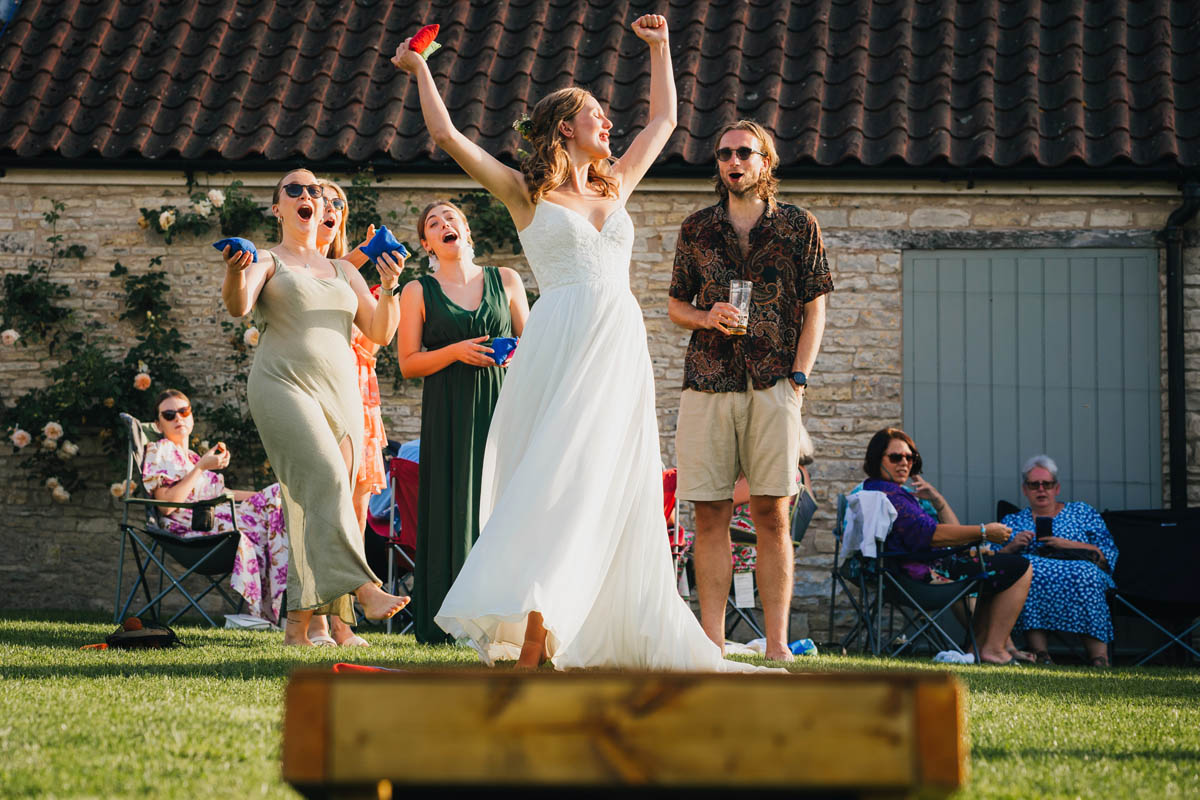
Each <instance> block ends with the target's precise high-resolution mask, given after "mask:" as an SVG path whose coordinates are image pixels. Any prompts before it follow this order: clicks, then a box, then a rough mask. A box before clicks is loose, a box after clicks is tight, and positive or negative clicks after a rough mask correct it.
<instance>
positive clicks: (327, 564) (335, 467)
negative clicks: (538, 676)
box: [221, 169, 408, 645]
mask: <svg viewBox="0 0 1200 800" xmlns="http://www.w3.org/2000/svg"><path fill="white" fill-rule="evenodd" d="M324 203H325V198H324V191H323V189H322V187H321V185H320V184H319V183H318V182H317V179H316V176H314V175H313V174H312V173H311V172H309V171H308V170H305V169H301V170H294V171H292V172H289V173H288V174H287V175H285V176H284V177H283V178H282V179H281V180H280V181H279V184H278V185H277V186H276V187H275V194H274V197H273V198H272V205H271V211H272V213H273V214H274V215H275V216H276V218H277V219H278V220H279V221H280V224H281V226H282V230H283V237H282V241H281V242H280V244H279V245H278V246H276V247H275V248H274V249H272V250H270V251H267V252H266V254H265V257H263V258H260V260H259V261H257V262H253V261H251V257H250V254H249V253H245V252H243V253H238V254H236V255H235V254H233V253H232V252H230V249H229V248H226V250H225V252H224V254H223V255H224V257H225V280H224V282H223V284H222V287H221V293H222V297H223V299H224V301H225V307H226V308H227V309H228V310H229V313H230V314H232V315H233V316H235V317H240V316H243V315H244V314H247V313H249V312H250V311H251V310H253V311H254V312H255V315H256V319H257V321H258V325H259V330H260V331H261V334H262V335H261V338H260V340H259V345H258V348H257V349H256V350H255V353H254V364H253V366H252V367H251V369H250V378H249V383H248V386H247V394H248V397H249V401H250V413H251V415H252V416H253V417H254V424H255V425H256V426H257V428H258V433H259V436H260V437H261V438H262V442H263V447H264V448H265V449H266V451H267V457H268V458H269V459H270V461H271V466H272V468H273V469H274V470H275V474H276V475H277V476H278V477H279V482H280V484H281V486H282V490H283V503H284V513H285V516H286V519H287V526H288V540H289V543H290V552H289V570H288V625H287V633H286V635H285V637H284V643H285V644H295V645H311V644H312V642H311V641H310V640H309V639H308V635H307V630H308V623H309V620H310V619H311V617H312V615H313V613H314V612H315V611H320V612H321V613H331V614H337V615H338V616H339V617H341V619H342V620H343V621H344V622H346V623H347V624H348V625H353V624H354V622H355V614H354V598H355V597H357V599H358V601H359V602H360V603H361V604H362V607H363V612H364V614H365V615H366V616H367V618H368V619H387V618H388V617H390V616H392V615H393V614H395V613H396V612H398V611H399V610H400V609H402V608H404V606H405V605H407V603H408V598H406V597H396V596H394V595H391V594H388V593H386V592H384V591H383V590H382V589H381V588H379V587H380V586H381V582H380V580H379V579H378V578H377V577H376V576H375V574H374V573H373V572H372V571H371V568H370V566H368V564H367V559H366V556H365V554H364V552H363V534H362V529H361V528H360V527H359V525H358V520H357V518H356V517H355V514H354V501H353V495H352V492H353V486H354V480H353V478H354V476H355V475H357V474H358V465H359V464H360V463H361V460H362V457H363V456H362V434H363V405H362V396H361V394H360V393H359V389H358V376H357V375H356V373H355V369H354V360H353V359H352V358H351V357H350V337H351V329H352V327H353V326H354V325H358V327H359V328H360V329H361V330H362V331H363V332H364V333H365V334H366V335H367V337H368V338H370V339H371V340H372V341H374V342H376V343H377V344H381V345H382V344H387V343H388V342H389V341H390V340H391V338H392V335H393V334H394V333H395V332H396V325H397V323H398V322H399V319H400V309H399V306H398V303H397V300H396V296H395V294H394V293H393V290H394V289H395V288H396V284H397V282H398V281H399V278H400V270H401V268H402V264H400V263H398V262H397V261H395V260H393V259H392V258H391V256H389V255H387V254H384V255H382V256H380V258H379V260H378V261H377V262H376V266H377V267H378V269H379V276H380V281H381V283H382V286H383V293H382V295H381V298H380V300H379V301H378V302H377V301H376V300H375V298H374V297H372V296H371V292H370V290H369V289H368V288H367V284H366V281H364V280H363V278H362V276H361V275H359V274H358V271H357V270H356V269H354V268H353V267H352V266H351V265H350V264H348V263H346V262H344V261H338V260H334V261H331V260H329V259H327V258H326V257H325V256H324V255H322V253H321V251H320V250H319V249H318V248H317V229H318V227H320V225H321V223H322V220H323V217H324V213H323V212H324Z"/></svg>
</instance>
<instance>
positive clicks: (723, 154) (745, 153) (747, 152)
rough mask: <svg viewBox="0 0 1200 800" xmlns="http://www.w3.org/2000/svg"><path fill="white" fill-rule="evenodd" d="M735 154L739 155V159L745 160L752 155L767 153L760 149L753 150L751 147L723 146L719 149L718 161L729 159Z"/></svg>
mask: <svg viewBox="0 0 1200 800" xmlns="http://www.w3.org/2000/svg"><path fill="white" fill-rule="evenodd" d="M735 155H736V156H737V157H738V161H745V160H746V159H748V158H750V156H766V153H760V152H759V151H758V150H751V149H750V148H749V147H739V148H737V149H730V148H728V147H722V148H720V149H719V150H717V161H728V160H729V159H731V158H733V157H734V156H735Z"/></svg>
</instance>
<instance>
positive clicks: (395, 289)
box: [389, 281, 803, 374]
mask: <svg viewBox="0 0 1200 800" xmlns="http://www.w3.org/2000/svg"><path fill="white" fill-rule="evenodd" d="M403 288H404V287H403V286H402V285H401V284H400V282H399V281H396V285H395V286H393V287H392V288H391V289H389V291H390V292H391V294H392V297H395V296H396V295H398V294H400V290H401V289H403ZM801 374H803V373H801Z"/></svg>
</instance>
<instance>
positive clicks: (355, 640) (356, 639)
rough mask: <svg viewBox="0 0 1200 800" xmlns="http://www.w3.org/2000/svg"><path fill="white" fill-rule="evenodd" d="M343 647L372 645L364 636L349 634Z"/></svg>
mask: <svg viewBox="0 0 1200 800" xmlns="http://www.w3.org/2000/svg"><path fill="white" fill-rule="evenodd" d="M341 646H342V647H370V646H371V643H370V642H368V641H367V640H366V639H364V638H362V637H361V636H359V635H358V634H352V635H350V636H347V637H346V639H345V640H344V641H343V642H342V644H341Z"/></svg>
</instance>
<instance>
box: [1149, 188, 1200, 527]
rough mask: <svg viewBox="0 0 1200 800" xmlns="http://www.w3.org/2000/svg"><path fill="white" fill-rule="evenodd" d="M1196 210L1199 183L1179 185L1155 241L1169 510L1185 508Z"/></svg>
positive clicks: (1197, 209) (1199, 206)
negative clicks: (1186, 294) (1176, 202)
mask: <svg viewBox="0 0 1200 800" xmlns="http://www.w3.org/2000/svg"><path fill="white" fill-rule="evenodd" d="M1197 211H1200V184H1198V183H1195V182H1189V183H1186V184H1184V186H1183V204H1182V205H1181V206H1179V208H1177V209H1175V210H1174V211H1172V212H1171V216H1169V217H1167V227H1165V228H1163V229H1162V230H1161V231H1159V233H1158V238H1159V239H1160V240H1161V241H1162V242H1163V243H1164V244H1165V245H1166V248H1167V442H1168V452H1169V453H1170V462H1169V464H1170V466H1169V475H1170V478H1171V508H1172V509H1183V508H1187V504H1188V500H1187V496H1188V495H1187V449H1188V448H1187V446H1188V442H1187V387H1186V385H1185V383H1184V379H1183V378H1184V375H1183V372H1184V359H1183V226H1184V225H1185V224H1187V222H1188V221H1189V220H1191V218H1192V217H1194V216H1195V215H1196V212H1197Z"/></svg>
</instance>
